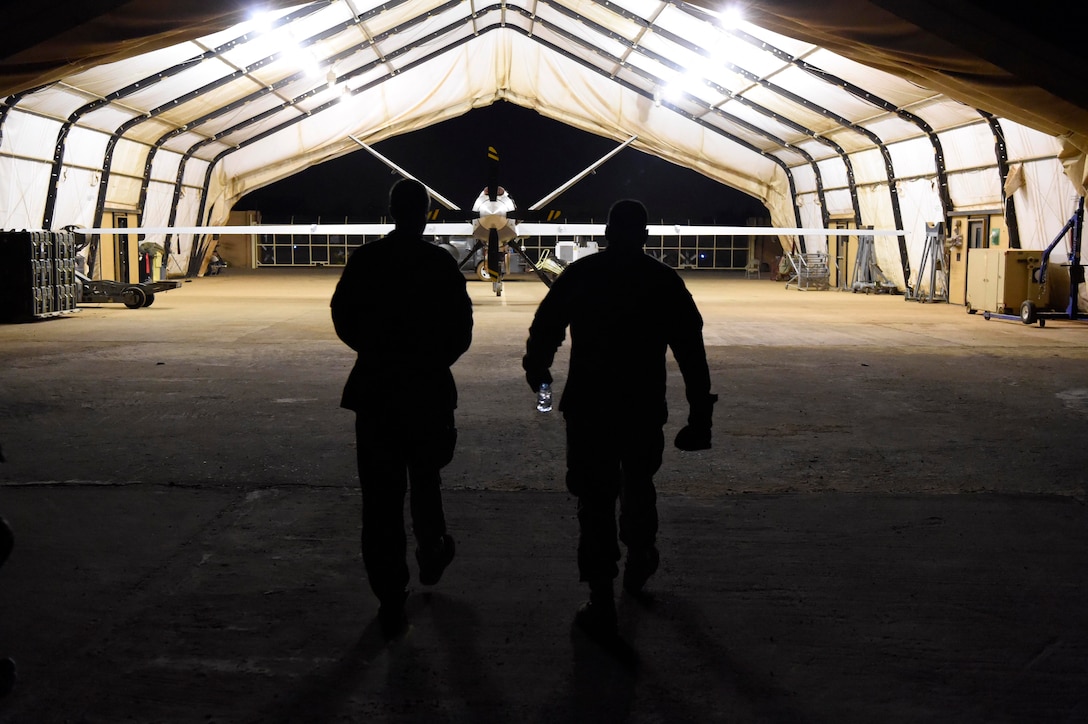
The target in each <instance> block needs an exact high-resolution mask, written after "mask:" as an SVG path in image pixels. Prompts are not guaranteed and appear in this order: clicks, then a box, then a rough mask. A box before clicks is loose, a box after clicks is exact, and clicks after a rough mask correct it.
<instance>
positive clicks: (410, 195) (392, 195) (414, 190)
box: [389, 179, 431, 231]
mask: <svg viewBox="0 0 1088 724" xmlns="http://www.w3.org/2000/svg"><path fill="white" fill-rule="evenodd" d="M430 210H431V195H430V194H429V193H427V187H426V186H424V185H423V184H421V183H420V182H419V181H414V180H412V179H402V180H400V181H397V182H396V183H395V184H393V188H392V189H390V190H389V215H390V216H392V217H393V221H394V222H396V225H397V228H408V229H417V227H418V229H417V230H418V231H422V230H423V227H424V226H426V225H427V212H428V211H430Z"/></svg>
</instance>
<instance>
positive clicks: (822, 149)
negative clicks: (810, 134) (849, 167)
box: [794, 138, 841, 162]
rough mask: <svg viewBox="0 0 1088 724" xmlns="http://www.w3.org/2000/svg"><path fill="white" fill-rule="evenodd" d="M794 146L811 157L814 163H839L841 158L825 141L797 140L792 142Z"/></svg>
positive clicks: (812, 139) (813, 139)
mask: <svg viewBox="0 0 1088 724" xmlns="http://www.w3.org/2000/svg"><path fill="white" fill-rule="evenodd" d="M794 145H795V146H797V147H798V148H800V149H801V150H802V151H804V152H805V153H807V154H808V155H809V156H811V157H812V158H813V159H814V160H815V161H818V162H821V161H828V160H839V161H840V162H841V156H840V154H839V152H838V150H837V149H836V148H834V147H833V146H832V145H831V144H830V143H828V142H826V140H817V139H815V138H809V139H805V140H800V139H799V140H797V141H794Z"/></svg>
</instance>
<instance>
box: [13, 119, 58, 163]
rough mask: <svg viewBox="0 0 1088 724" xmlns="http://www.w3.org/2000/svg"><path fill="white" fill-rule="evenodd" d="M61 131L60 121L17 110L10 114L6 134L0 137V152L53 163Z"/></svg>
mask: <svg viewBox="0 0 1088 724" xmlns="http://www.w3.org/2000/svg"><path fill="white" fill-rule="evenodd" d="M60 129H61V124H60V122H59V121H54V120H53V119H51V118H42V117H41V116H38V115H34V114H31V113H23V112H21V111H19V110H18V109H15V110H13V111H11V112H10V113H8V115H7V120H6V121H5V123H4V133H3V135H0V152H3V153H4V154H5V155H11V156H18V157H22V158H32V159H40V160H42V161H47V162H49V161H52V160H53V149H54V148H56V145H57V134H58V133H60Z"/></svg>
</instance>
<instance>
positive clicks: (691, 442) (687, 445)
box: [673, 395, 718, 452]
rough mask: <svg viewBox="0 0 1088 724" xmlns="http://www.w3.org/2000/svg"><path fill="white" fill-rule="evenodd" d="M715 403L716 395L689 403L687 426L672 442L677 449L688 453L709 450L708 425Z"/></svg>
mask: <svg viewBox="0 0 1088 724" xmlns="http://www.w3.org/2000/svg"><path fill="white" fill-rule="evenodd" d="M717 401H718V396H717V395H707V396H706V397H705V398H703V399H699V400H695V401H690V405H691V409H690V410H689V411H688V424H687V425H685V426H684V427H683V428H681V430H680V432H678V433H676V440H674V441H673V444H675V445H676V447H677V448H679V449H680V450H686V451H689V452H690V451H694V450H709V449H710V424H711V418H712V417H713V416H714V403H715V402H717Z"/></svg>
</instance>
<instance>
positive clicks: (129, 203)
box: [106, 173, 141, 211]
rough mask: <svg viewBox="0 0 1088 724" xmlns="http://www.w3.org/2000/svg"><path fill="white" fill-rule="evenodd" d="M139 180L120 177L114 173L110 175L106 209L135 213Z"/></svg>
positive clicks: (138, 194)
mask: <svg viewBox="0 0 1088 724" xmlns="http://www.w3.org/2000/svg"><path fill="white" fill-rule="evenodd" d="M140 186H141V184H140V179H138V178H133V177H131V176H122V175H121V174H118V173H114V174H111V175H110V183H109V186H108V187H107V190H106V208H108V209H125V210H127V211H136V210H138V209H139V205H138V204H139V201H140Z"/></svg>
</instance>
